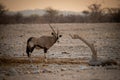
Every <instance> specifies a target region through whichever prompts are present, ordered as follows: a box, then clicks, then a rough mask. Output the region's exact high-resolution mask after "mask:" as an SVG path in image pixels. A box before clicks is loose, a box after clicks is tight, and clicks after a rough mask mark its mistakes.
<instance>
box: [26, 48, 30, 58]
mask: <svg viewBox="0 0 120 80" xmlns="http://www.w3.org/2000/svg"><path fill="white" fill-rule="evenodd" d="M29 52H30V49H29V47H28V46H27V47H26V53H27V56H28V57H30V54H29Z"/></svg>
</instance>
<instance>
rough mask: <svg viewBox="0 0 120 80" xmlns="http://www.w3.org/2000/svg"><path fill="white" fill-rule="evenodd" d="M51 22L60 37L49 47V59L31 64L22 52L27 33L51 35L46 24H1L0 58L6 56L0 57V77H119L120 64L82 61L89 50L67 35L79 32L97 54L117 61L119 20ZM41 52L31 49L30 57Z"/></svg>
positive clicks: (31, 79)
mask: <svg viewBox="0 0 120 80" xmlns="http://www.w3.org/2000/svg"><path fill="white" fill-rule="evenodd" d="M52 25H54V28H55V29H57V28H58V29H59V31H60V33H61V34H62V35H63V37H62V38H61V39H60V42H59V43H56V44H55V45H54V46H53V47H51V48H50V49H49V51H48V53H47V58H49V60H51V62H50V63H47V64H45V63H44V62H41V61H40V62H38V63H34V64H30V63H29V60H28V58H27V56H26V53H25V49H26V41H27V39H28V38H29V37H31V36H35V37H40V36H42V35H51V29H50V28H49V26H48V25H47V24H15V25H14V24H11V25H0V58H1V59H4V58H8V59H9V61H5V60H4V61H2V60H0V80H4V79H5V80H13V79H15V80H56V79H57V80H73V79H74V80H120V65H111V66H104V67H102V66H95V67H93V66H88V65H87V64H86V63H82V60H85V61H83V62H86V61H89V60H90V59H91V54H92V53H91V51H90V49H89V48H88V47H87V46H86V45H85V44H84V43H83V42H82V41H80V40H78V39H77V40H75V39H74V40H73V39H72V38H71V37H70V36H69V34H78V35H79V36H81V37H83V38H84V39H86V40H87V41H88V42H90V43H92V44H94V45H95V48H96V50H97V53H98V57H99V58H102V59H114V60H116V61H117V62H118V63H120V24H119V23H94V24H85V23H83V24H72V23H70V24H67V23H66V24H52ZM42 56H43V50H34V51H33V53H32V57H33V58H35V57H42ZM13 58H17V59H20V58H24V59H26V60H25V61H22V62H20V63H18V62H16V61H10V60H12V59H13ZM40 60H41V59H40ZM55 60H57V61H58V62H56V61H55ZM62 60H64V61H65V62H64V61H62ZM8 62H9V63H8Z"/></svg>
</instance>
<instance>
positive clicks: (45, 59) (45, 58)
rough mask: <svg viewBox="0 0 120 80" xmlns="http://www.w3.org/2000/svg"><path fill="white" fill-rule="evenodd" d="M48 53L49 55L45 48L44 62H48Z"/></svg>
mask: <svg viewBox="0 0 120 80" xmlns="http://www.w3.org/2000/svg"><path fill="white" fill-rule="evenodd" d="M46 53H47V48H44V61H45V62H47V57H46Z"/></svg>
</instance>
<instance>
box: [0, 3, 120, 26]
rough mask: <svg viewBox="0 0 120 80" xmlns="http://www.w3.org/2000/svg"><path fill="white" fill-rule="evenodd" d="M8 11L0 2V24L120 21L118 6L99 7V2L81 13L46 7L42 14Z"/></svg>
mask: <svg viewBox="0 0 120 80" xmlns="http://www.w3.org/2000/svg"><path fill="white" fill-rule="evenodd" d="M8 11H9V10H7V9H6V7H5V6H4V5H2V4H0V24H18V23H23V24H27V23H32V24H34V23H103V22H120V8H101V4H91V5H90V6H88V10H85V11H83V12H82V13H83V15H63V14H59V11H57V10H55V9H52V8H46V9H45V11H46V13H45V14H44V15H43V16H39V15H36V14H33V15H30V16H23V14H21V13H19V12H18V13H16V14H14V15H9V14H6V13H7V12H8Z"/></svg>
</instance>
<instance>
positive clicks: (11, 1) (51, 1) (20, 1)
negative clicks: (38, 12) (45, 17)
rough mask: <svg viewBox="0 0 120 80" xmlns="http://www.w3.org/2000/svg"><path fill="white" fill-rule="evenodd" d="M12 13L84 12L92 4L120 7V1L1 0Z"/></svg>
mask: <svg viewBox="0 0 120 80" xmlns="http://www.w3.org/2000/svg"><path fill="white" fill-rule="evenodd" d="M0 3H2V4H4V5H5V6H6V7H7V9H9V10H12V11H19V10H26V9H45V8H47V7H52V8H54V9H58V10H69V11H82V10H84V9H87V6H88V5H90V4H92V3H101V4H102V5H103V6H104V7H120V0H0Z"/></svg>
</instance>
